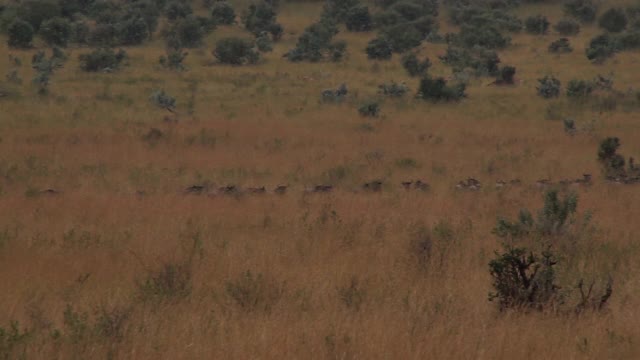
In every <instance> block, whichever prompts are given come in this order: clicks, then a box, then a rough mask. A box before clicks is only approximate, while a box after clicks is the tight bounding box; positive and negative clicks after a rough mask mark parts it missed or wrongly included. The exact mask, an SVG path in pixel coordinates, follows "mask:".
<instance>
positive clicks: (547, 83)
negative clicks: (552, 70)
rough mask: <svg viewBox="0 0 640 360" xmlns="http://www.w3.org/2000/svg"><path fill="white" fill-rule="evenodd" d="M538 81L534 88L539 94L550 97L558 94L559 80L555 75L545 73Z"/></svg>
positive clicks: (546, 97)
mask: <svg viewBox="0 0 640 360" xmlns="http://www.w3.org/2000/svg"><path fill="white" fill-rule="evenodd" d="M538 83H539V84H538V86H537V87H536V89H537V90H538V95H539V96H542V97H543V98H545V99H550V98H553V97H558V96H559V95H560V86H561V84H560V80H558V79H556V78H555V77H553V76H549V75H547V76H545V77H543V78H542V79H538Z"/></svg>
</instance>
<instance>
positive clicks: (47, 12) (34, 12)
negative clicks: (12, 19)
mask: <svg viewBox="0 0 640 360" xmlns="http://www.w3.org/2000/svg"><path fill="white" fill-rule="evenodd" d="M17 14H18V18H20V19H22V20H24V21H26V22H28V23H29V24H31V26H32V27H33V30H34V31H35V32H38V31H40V26H41V25H42V23H43V22H44V21H46V20H47V19H51V18H54V17H57V16H60V15H61V14H60V4H59V3H58V1H55V0H25V1H21V2H19V5H18V8H17Z"/></svg>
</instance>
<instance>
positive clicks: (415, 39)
mask: <svg viewBox="0 0 640 360" xmlns="http://www.w3.org/2000/svg"><path fill="white" fill-rule="evenodd" d="M381 37H384V38H385V39H386V40H387V41H388V42H389V44H390V45H391V48H392V49H393V52H396V53H403V52H405V51H408V50H411V49H413V48H415V47H417V46H419V45H420V43H422V40H423V38H424V36H422V34H421V33H420V31H418V30H417V29H416V28H415V26H413V25H411V24H408V23H401V24H398V25H393V26H389V27H387V28H385V29H383V30H382V31H381Z"/></svg>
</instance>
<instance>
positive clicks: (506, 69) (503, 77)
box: [496, 65, 516, 85]
mask: <svg viewBox="0 0 640 360" xmlns="http://www.w3.org/2000/svg"><path fill="white" fill-rule="evenodd" d="M515 75H516V68H515V67H514V66H509V65H505V66H503V67H502V69H500V72H499V73H498V76H497V77H496V84H498V85H513V83H514V81H513V78H514V76H515Z"/></svg>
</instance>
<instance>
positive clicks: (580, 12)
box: [564, 0, 598, 23]
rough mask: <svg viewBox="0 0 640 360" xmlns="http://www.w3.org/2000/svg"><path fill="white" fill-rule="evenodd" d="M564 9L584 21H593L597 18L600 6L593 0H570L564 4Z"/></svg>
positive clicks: (568, 13)
mask: <svg viewBox="0 0 640 360" xmlns="http://www.w3.org/2000/svg"><path fill="white" fill-rule="evenodd" d="M564 11H565V13H566V14H567V15H569V16H573V17H574V18H576V19H578V20H580V21H581V22H583V23H592V22H594V21H595V20H596V15H597V13H598V7H597V6H596V4H595V3H594V2H593V0H569V1H567V2H566V3H565V5H564Z"/></svg>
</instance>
